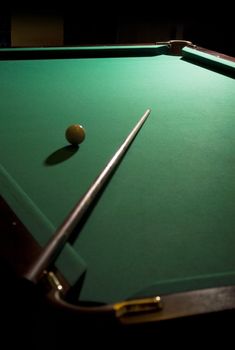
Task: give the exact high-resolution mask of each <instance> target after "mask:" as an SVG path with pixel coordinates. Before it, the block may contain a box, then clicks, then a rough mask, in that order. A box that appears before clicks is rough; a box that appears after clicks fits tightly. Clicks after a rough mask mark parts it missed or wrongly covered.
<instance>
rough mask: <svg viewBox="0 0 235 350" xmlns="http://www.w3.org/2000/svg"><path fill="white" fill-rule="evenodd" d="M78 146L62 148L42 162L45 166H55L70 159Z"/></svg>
mask: <svg viewBox="0 0 235 350" xmlns="http://www.w3.org/2000/svg"><path fill="white" fill-rule="evenodd" d="M78 150H79V146H78V145H77V146H74V145H69V146H65V147H62V148H60V149H58V150H56V151H55V152H53V153H51V154H50V155H49V156H48V157H47V158H46V159H45V161H44V164H45V165H46V166H52V165H57V164H60V163H62V162H65V161H66V160H67V159H69V158H71V157H72V156H73V155H74V154H75V153H76V152H77V151H78Z"/></svg>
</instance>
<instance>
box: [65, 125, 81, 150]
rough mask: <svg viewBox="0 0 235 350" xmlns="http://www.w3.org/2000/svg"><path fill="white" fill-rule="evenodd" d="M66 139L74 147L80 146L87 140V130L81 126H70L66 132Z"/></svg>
mask: <svg viewBox="0 0 235 350" xmlns="http://www.w3.org/2000/svg"><path fill="white" fill-rule="evenodd" d="M65 137H66V139H67V141H68V142H69V143H71V144H72V145H78V144H80V143H82V142H83V141H84V139H85V129H84V128H83V127H82V126H81V125H79V124H74V125H70V126H69V127H68V128H67V129H66V131H65Z"/></svg>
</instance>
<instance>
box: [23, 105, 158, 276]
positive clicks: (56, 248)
mask: <svg viewBox="0 0 235 350" xmlns="http://www.w3.org/2000/svg"><path fill="white" fill-rule="evenodd" d="M150 112H151V109H147V110H146V111H145V113H144V114H143V115H142V117H141V118H140V120H139V121H138V123H137V124H136V125H135V127H134V128H133V129H132V131H131V132H130V133H129V135H128V136H127V138H126V139H125V141H124V142H123V143H122V145H121V146H120V147H119V148H118V150H117V151H116V153H115V154H114V155H113V157H112V158H111V159H110V160H109V162H108V163H107V164H106V166H105V167H104V169H103V170H102V171H101V172H100V174H99V175H98V176H97V178H96V179H95V181H94V182H93V183H92V185H91V186H90V187H89V189H88V190H87V192H86V193H85V194H84V195H83V196H82V197H81V199H80V200H79V202H78V203H77V204H76V206H75V207H74V208H73V210H72V211H71V212H70V214H69V215H68V216H67V218H66V219H65V220H64V222H63V223H62V224H61V226H60V227H59V228H58V229H57V230H56V231H55V233H54V235H53V236H52V237H51V239H50V240H49V241H48V243H47V244H46V245H45V247H44V248H42V251H41V254H40V255H39V257H38V258H37V259H36V261H35V263H34V264H32V266H31V267H30V268H29V270H28V271H27V272H26V273H25V274H24V277H25V278H26V279H27V280H29V281H31V282H33V283H37V282H38V281H39V280H40V278H41V277H42V275H43V272H44V270H45V269H47V268H48V266H50V265H51V264H52V263H53V262H54V260H55V259H56V257H57V256H58V254H59V253H60V252H61V250H62V249H63V247H64V245H65V243H66V242H67V241H68V239H69V237H70V236H71V234H72V232H73V229H74V228H75V226H76V225H77V224H78V223H79V222H80V221H81V219H82V218H83V216H84V214H85V213H86V211H87V209H88V208H89V207H90V205H91V204H92V202H93V201H94V199H95V198H96V196H97V195H98V193H99V192H100V190H101V189H102V188H103V186H104V185H105V183H106V182H107V181H108V179H109V177H110V175H111V174H112V172H113V170H114V169H115V167H116V166H117V165H118V164H119V162H120V160H121V158H122V157H123V156H124V154H125V153H126V151H127V149H128V147H129V146H130V144H131V142H132V141H133V140H134V138H135V136H136V135H137V133H138V131H139V130H140V129H141V127H142V125H143V124H144V122H145V120H146V119H147V117H148V116H149V114H150Z"/></svg>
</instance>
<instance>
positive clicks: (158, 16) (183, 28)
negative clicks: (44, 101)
mask: <svg viewBox="0 0 235 350" xmlns="http://www.w3.org/2000/svg"><path fill="white" fill-rule="evenodd" d="M90 6H91V9H90V10H88V9H86V10H84V11H83V10H79V8H78V9H77V8H76V7H70V8H68V7H65V6H64V8H63V9H61V10H60V11H59V10H57V11H55V10H49V9H47V10H42V9H40V10H31V11H30V10H26V9H25V10H22V9H21V10H18V11H17V10H14V11H13V10H8V11H5V12H4V11H3V12H1V13H0V47H10V46H14V45H12V40H11V29H12V18H13V16H15V15H17V16H18V17H20V16H21V15H25V13H26V14H27V15H28V16H30V15H32V16H33V15H35V14H37V15H38V16H40V15H41V16H45V15H46V16H47V18H49V19H50V18H51V19H53V18H55V17H60V18H61V20H62V22H63V45H64V46H73V45H98V44H101V45H102V44H105V45H106V44H107V45H108V44H137V43H155V42H157V41H167V40H173V39H183V40H189V41H192V42H193V44H196V45H198V46H202V47H204V48H207V49H210V50H215V51H218V52H221V53H224V54H227V55H231V56H235V24H234V23H235V22H234V21H233V18H231V14H232V10H229V8H227V13H226V14H224V13H222V10H221V13H219V12H220V9H215V8H213V9H211V12H210V13H209V15H208V14H205V13H203V12H200V11H199V12H197V13H196V11H195V9H193V8H191V9H188V13H189V14H190V15H189V14H188V13H186V14H183V13H179V11H178V12H177V11H176V12H174V11H171V12H169V11H167V8H166V9H165V10H160V9H159V11H156V10H153V11H152V12H151V10H150V9H149V11H148V14H146V12H143V13H141V11H138V13H133V12H132V13H130V12H128V13H127V12H125V11H123V12H122V13H120V11H119V13H118V12H117V11H116V8H115V6H116V5H115V4H112V7H113V8H112V9H108V8H106V9H104V10H101V9H97V11H96V9H95V8H94V7H93V5H92V3H91V5H90ZM169 6H170V5H169ZM202 11H203V10H202ZM151 13H152V14H151ZM192 13H193V15H192ZM45 46H46V44H45ZM48 46H51V45H48ZM55 46H56V45H55Z"/></svg>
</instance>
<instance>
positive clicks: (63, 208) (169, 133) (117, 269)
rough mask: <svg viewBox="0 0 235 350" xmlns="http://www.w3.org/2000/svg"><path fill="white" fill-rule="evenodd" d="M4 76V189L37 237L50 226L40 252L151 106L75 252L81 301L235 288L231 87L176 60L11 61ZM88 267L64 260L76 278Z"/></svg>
mask: <svg viewBox="0 0 235 350" xmlns="http://www.w3.org/2000/svg"><path fill="white" fill-rule="evenodd" d="M0 76H1V85H0V111H1V125H0V136H1V138H0V154H1V166H2V168H3V170H2V172H1V177H0V179H1V191H2V194H3V196H4V197H5V198H6V199H7V200H8V201H9V198H10V197H13V199H12V200H11V206H12V207H13V208H14V210H15V211H16V212H18V213H20V217H21V219H22V220H23V221H24V222H25V224H26V225H27V226H28V227H30V228H31V231H34V229H33V230H32V227H33V226H34V223H35V220H36V219H35V217H37V220H38V221H39V222H40V221H41V217H43V218H45V220H46V222H47V223H48V224H46V225H45V226H46V227H47V228H46V229H45V232H44V236H45V237H44V238H43V241H42V239H41V233H40V232H39V231H40V230H36V229H35V231H34V232H32V234H34V235H35V236H36V239H37V240H38V241H39V242H40V243H41V244H45V241H46V238H47V237H49V236H50V235H51V233H52V231H53V230H52V229H51V228H53V227H57V226H58V225H59V224H60V223H61V222H62V221H63V220H64V218H65V217H66V215H67V214H68V213H69V212H70V210H71V209H72V208H73V206H74V205H75V203H76V202H77V201H78V199H79V198H80V196H81V195H82V194H83V193H84V192H85V191H86V190H87V188H88V187H89V185H90V184H91V183H92V182H93V180H94V179H95V177H96V176H97V175H98V173H99V172H100V170H101V169H102V168H103V166H104V165H105V164H106V162H107V161H108V160H109V158H110V157H111V156H112V155H113V153H114V152H115V151H116V149H117V147H118V146H119V145H120V144H121V143H122V141H123V140H124V138H125V137H126V136H127V134H128V133H129V132H130V130H131V129H132V127H133V126H134V125H135V123H136V122H137V121H138V120H139V118H140V116H141V115H142V114H143V113H144V112H145V110H146V109H147V108H151V109H152V112H151V114H150V116H149V118H148V120H147V121H146V123H145V124H144V126H143V128H142V129H141V131H140V132H139V134H138V136H137V138H136V139H135V140H134V142H133V144H132V145H131V148H130V149H129V150H128V152H127V154H126V155H125V157H124V159H123V161H122V162H121V164H120V166H119V167H118V169H117V170H116V172H115V174H114V175H113V177H112V179H111V181H110V182H109V184H108V185H107V186H106V188H105V190H104V192H103V193H102V195H101V197H100V198H99V201H98V202H97V203H96V205H95V208H94V209H93V211H92V212H91V213H90V215H89V217H88V219H87V221H86V223H85V225H84V227H83V228H82V230H81V232H80V233H79V234H78V238H77V239H76V240H75V242H74V244H73V252H75V251H76V254H78V259H81V262H83V263H84V266H85V265H86V268H87V269H86V275H85V279H84V283H83V288H82V290H81V295H80V298H81V299H82V300H94V301H106V302H113V301H116V300H119V299H125V298H128V297H131V296H133V295H136V294H138V293H140V294H141V291H143V294H148V293H150V292H151V293H153V291H154V292H156V293H171V292H175V291H178V290H189V289H191V288H196V287H198V288H204V287H210V286H219V285H222V284H230V283H234V282H235V269H234V266H235V255H234V245H235V235H234V231H235V209H234V198H235V182H234V176H235V156H234V149H235V138H234V130H235V118H234V117H235V115H234V114H235V112H234V111H235V99H234V95H235V81H234V79H232V78H229V77H227V76H225V75H223V74H219V73H216V72H215V71H214V70H213V71H212V70H210V69H208V68H207V69H206V68H203V67H200V66H198V65H196V64H192V63H191V62H187V61H186V60H182V59H181V58H180V57H173V56H169V55H156V56H149V57H147V56H137V57H119V58H99V59H69V60H67V59H45V60H35V59H34V60H20V61H19V60H15V61H10V60H9V61H8V60H5V61H1V62H0ZM73 123H81V124H82V125H83V126H84V127H85V129H86V133H87V136H86V140H85V142H84V143H83V144H81V145H80V147H79V149H78V150H76V151H74V152H73V150H72V149H71V148H70V147H68V146H67V143H66V140H65V138H64V132H65V129H66V128H67V126H68V125H70V124H73ZM8 177H11V178H12V179H13V180H12V181H13V182H14V183H15V184H17V185H16V187H14V190H13V191H12V192H13V193H12V194H11V195H10V194H9V192H10V190H9V187H11V185H6V183H9V181H8V180H9V179H8ZM6 179H8V180H6ZM17 188H19V189H20V190H17ZM15 192H17V193H18V196H16V195H15V197H17V200H14V193H15ZM22 193H23V194H24V195H21V194H22ZM23 197H24V200H23V201H24V202H25V203H27V204H25V206H26V207H27V210H25V212H24V211H22V203H21V198H23ZM68 260H70V259H68ZM75 260H76V259H75ZM78 265H79V263H78ZM80 267H81V266H76V264H74V266H73V263H71V261H69V262H68V263H67V262H66V261H65V263H64V266H63V263H60V269H61V271H62V272H63V273H64V274H65V275H66V277H67V278H68V279H69V280H70V281H74V276H73V277H70V276H71V275H73V272H72V270H73V269H75V270H76V269H78V270H79V269H80ZM79 271H80V272H79V273H81V271H84V269H83V268H82V267H81V269H80V270H79ZM155 286H156V287H155ZM155 289H156V290H155Z"/></svg>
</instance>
